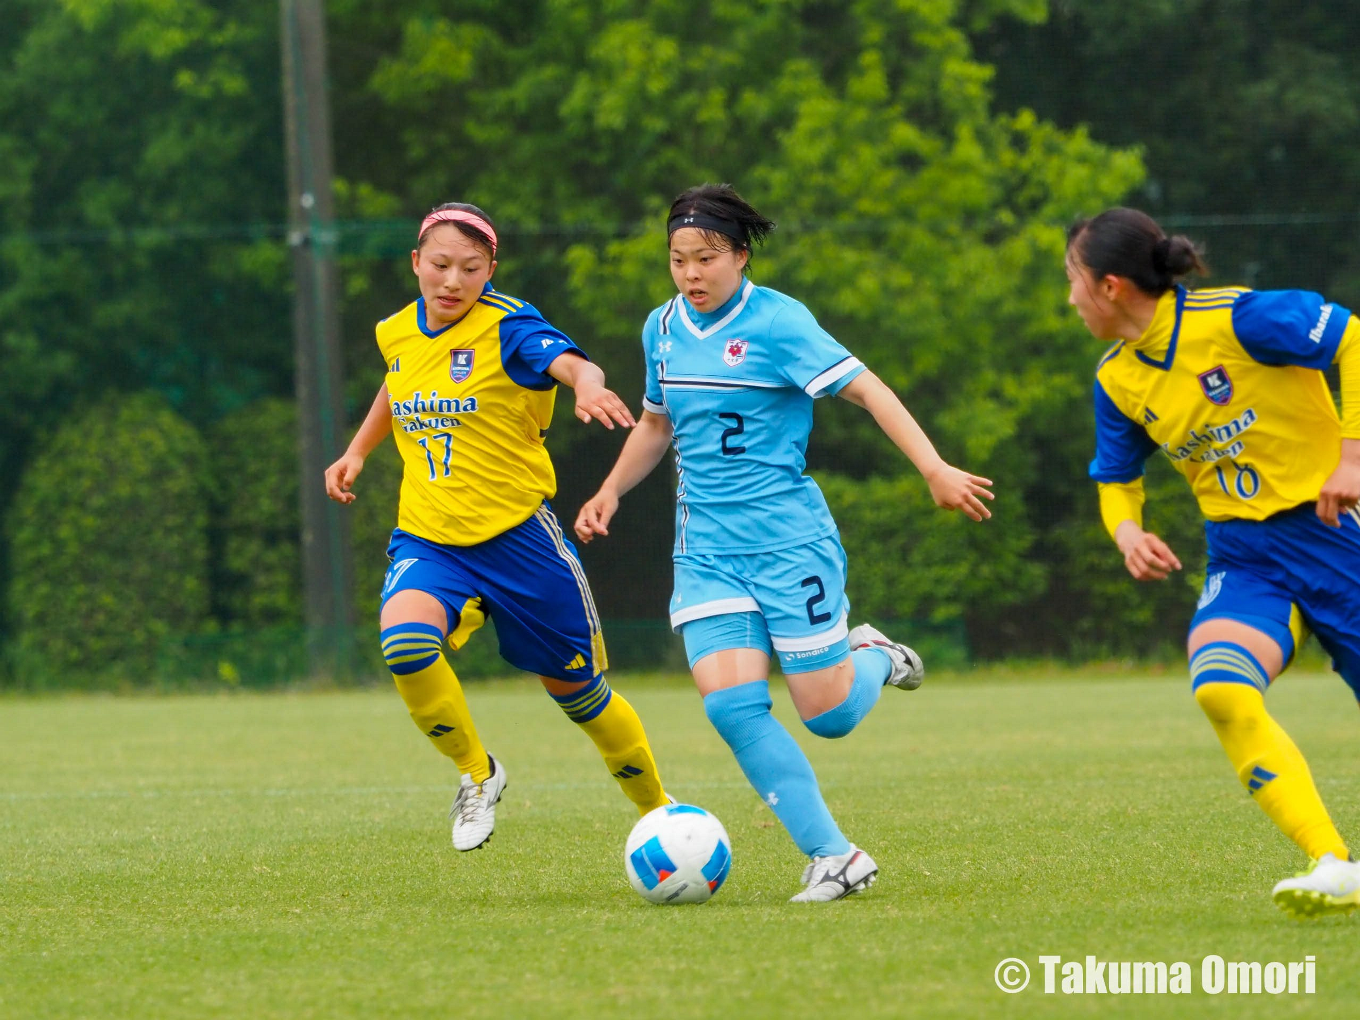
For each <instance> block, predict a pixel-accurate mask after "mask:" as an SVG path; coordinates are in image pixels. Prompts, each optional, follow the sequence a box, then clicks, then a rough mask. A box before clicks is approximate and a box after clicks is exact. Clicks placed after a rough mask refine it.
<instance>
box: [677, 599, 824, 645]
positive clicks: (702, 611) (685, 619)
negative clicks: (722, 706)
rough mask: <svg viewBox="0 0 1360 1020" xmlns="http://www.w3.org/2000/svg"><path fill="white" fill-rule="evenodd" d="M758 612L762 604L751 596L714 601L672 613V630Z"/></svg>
mask: <svg viewBox="0 0 1360 1020" xmlns="http://www.w3.org/2000/svg"><path fill="white" fill-rule="evenodd" d="M758 612H760V603H759V602H757V601H756V600H755V599H753V598H751V596H749V595H739V596H737V597H735V598H730V599H714V600H713V601H712V602H700V603H699V604H698V605H697V606H687V607H685V608H684V609H677V610H676V611H675V612H673V613H671V630H679V629H680V625H681V624H684V623H689V622H690V621H691V620H702V619H704V618H705V617H707V616H725V615H726V614H728V613H758ZM813 647H816V646H815V645H814V646H813Z"/></svg>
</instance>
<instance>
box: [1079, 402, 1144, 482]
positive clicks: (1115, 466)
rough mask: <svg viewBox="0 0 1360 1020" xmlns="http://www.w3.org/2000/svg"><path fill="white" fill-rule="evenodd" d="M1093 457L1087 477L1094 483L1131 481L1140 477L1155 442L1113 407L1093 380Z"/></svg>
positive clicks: (1113, 404)
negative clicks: (1094, 452)
mask: <svg viewBox="0 0 1360 1020" xmlns="http://www.w3.org/2000/svg"><path fill="white" fill-rule="evenodd" d="M1095 397H1096V400H1095V404H1096V456H1095V460H1093V461H1091V468H1090V474H1091V478H1092V479H1094V480H1095V481H1097V482H1131V481H1133V480H1134V479H1135V478H1142V477H1143V463H1144V461H1146V460H1147V459H1148V458H1149V457H1151V456H1152V455H1153V454H1154V453H1155V452H1157V444H1156V443H1154V442H1153V441H1152V437H1151V436H1149V435H1148V434H1147V431H1146V430H1145V429H1144V428H1143V427H1142V426H1141V425H1139V424H1138V423H1137V422H1135V421H1134V420H1133V419H1131V418H1130V417H1129V416H1128V415H1126V414H1125V413H1124V412H1123V411H1121V410H1119V408H1118V407H1116V406H1115V403H1114V401H1113V400H1111V399H1110V395H1109V394H1108V393H1106V392H1105V387H1104V386H1102V385H1100V380H1099V379H1097V380H1096V392H1095Z"/></svg>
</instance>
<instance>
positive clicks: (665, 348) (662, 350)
mask: <svg viewBox="0 0 1360 1020" xmlns="http://www.w3.org/2000/svg"><path fill="white" fill-rule="evenodd" d="M670 352H671V341H669V340H662V341H661V342H660V343H659V344H657V345H656V356H657V357H658V358H659V357H661V356H663V355H666V354H669V353H670Z"/></svg>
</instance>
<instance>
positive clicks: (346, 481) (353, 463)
mask: <svg viewBox="0 0 1360 1020" xmlns="http://www.w3.org/2000/svg"><path fill="white" fill-rule="evenodd" d="M363 469H364V458H362V457H360V456H359V455H358V454H357V453H347V454H345V455H344V456H343V457H341V458H340V459H339V460H337V461H336V462H335V463H334V464H332V465H331V466H330V467H328V468H326V495H327V496H329V497H330V498H331V499H333V500H335V501H336V502H337V503H353V502H354V498H355V497H354V493H352V492H350V491H349V490H350V486H352V485H353V484H354V480H355V479H356V478H358V477H359V472H361V471H362V470H363Z"/></svg>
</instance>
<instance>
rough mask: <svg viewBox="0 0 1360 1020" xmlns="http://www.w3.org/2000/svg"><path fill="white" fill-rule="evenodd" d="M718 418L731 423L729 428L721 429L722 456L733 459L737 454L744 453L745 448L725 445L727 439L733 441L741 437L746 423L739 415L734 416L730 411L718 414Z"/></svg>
mask: <svg viewBox="0 0 1360 1020" xmlns="http://www.w3.org/2000/svg"><path fill="white" fill-rule="evenodd" d="M718 417H719V418H723V419H725V420H727V421H730V422H732V427H731V428H727V429H723V434H722V452H723V456H724V457H735V456H736V455H737V454H739V453H745V452H746V447H744V446H728V445H727V441H728V440H729V439H735V438H736V437H737V436H739V435H741V434H742V433H743V432H745V431H746V422H745V421H744V420H743V419H742V417H741V415H739V414H736V413H734V412H732V411H722V412H720V413H719V414H718Z"/></svg>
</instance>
